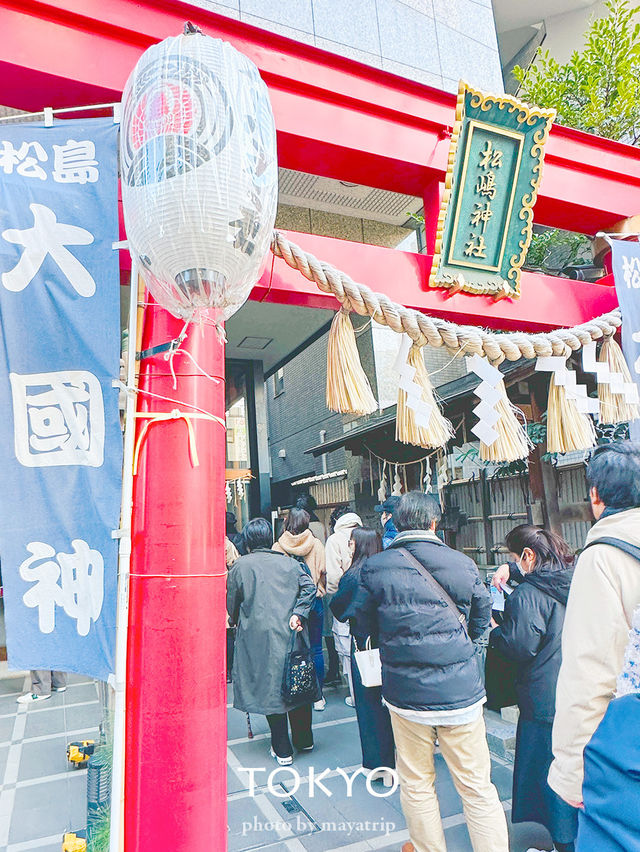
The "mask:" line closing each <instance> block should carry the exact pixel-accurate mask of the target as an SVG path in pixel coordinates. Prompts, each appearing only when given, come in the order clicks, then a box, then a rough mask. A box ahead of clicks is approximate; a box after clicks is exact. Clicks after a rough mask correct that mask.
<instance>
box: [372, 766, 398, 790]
mask: <svg viewBox="0 0 640 852" xmlns="http://www.w3.org/2000/svg"><path fill="white" fill-rule="evenodd" d="M369 780H370V781H382V783H383V785H384V786H385V787H393V782H394V775H393V772H391V771H390V770H389V769H377V770H372V771H371V772H369Z"/></svg>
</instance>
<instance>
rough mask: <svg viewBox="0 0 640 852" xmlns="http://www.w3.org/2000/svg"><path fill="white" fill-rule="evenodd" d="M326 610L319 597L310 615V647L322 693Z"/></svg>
mask: <svg viewBox="0 0 640 852" xmlns="http://www.w3.org/2000/svg"><path fill="white" fill-rule="evenodd" d="M323 620H324V610H323V606H322V598H320V597H317V598H316V600H315V603H314V605H313V606H312V607H311V612H310V613H309V645H310V646H311V653H312V654H313V665H314V666H315V669H316V675H317V677H318V683H319V685H320V692H322V686H323V684H324V656H323V654H322V623H323Z"/></svg>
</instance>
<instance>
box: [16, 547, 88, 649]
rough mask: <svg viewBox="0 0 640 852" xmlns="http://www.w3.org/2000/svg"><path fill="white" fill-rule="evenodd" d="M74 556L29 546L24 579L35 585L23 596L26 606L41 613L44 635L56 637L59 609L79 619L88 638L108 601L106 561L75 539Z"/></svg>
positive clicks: (22, 569)
mask: <svg viewBox="0 0 640 852" xmlns="http://www.w3.org/2000/svg"><path fill="white" fill-rule="evenodd" d="M71 547H72V548H73V552H72V553H56V551H55V548H53V547H51V545H50V544H46V543H45V542H43V541H32V542H30V543H29V544H28V545H27V550H28V551H29V553H30V554H31V556H29V557H28V558H27V559H25V560H24V562H23V563H22V564H21V565H20V568H19V569H18V570H19V574H20V577H21V578H22V579H23V580H24V581H25V582H26V583H33V585H32V586H31V588H30V589H28V590H27V591H26V592H25V593H24V595H23V596H22V600H23V601H24V604H25V605H26V606H28V607H30V608H36V607H37V609H38V627H39V628H40V632H41V633H53V631H54V629H55V626H56V606H59V607H62V609H64V611H65V613H66V614H67V615H68V616H69V618H73V619H75V622H76V629H77V631H78V635H79V636H86V635H87V634H88V632H89V628H90V627H91V622H92V621H94V622H95V621H97V620H98V618H99V617H100V613H101V612H102V603H103V600H104V560H103V558H102V554H101V553H99V551H97V550H93V549H91V548H90V547H89V545H88V544H87V542H86V541H83V540H82V539H74V540H73V541H72V542H71Z"/></svg>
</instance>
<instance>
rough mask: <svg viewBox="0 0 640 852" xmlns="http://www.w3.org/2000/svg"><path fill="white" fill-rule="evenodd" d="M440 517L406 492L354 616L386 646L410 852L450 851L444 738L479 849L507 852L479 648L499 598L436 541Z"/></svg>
mask: <svg viewBox="0 0 640 852" xmlns="http://www.w3.org/2000/svg"><path fill="white" fill-rule="evenodd" d="M440 517H441V510H440V505H439V503H438V502H437V500H435V498H434V497H432V496H431V495H428V494H422V493H421V492H419V491H412V492H410V493H408V494H403V495H402V497H401V498H400V500H399V503H398V506H397V508H396V509H395V511H394V513H393V518H394V521H395V525H396V527H397V528H398V531H399V532H398V535H397V536H396V538H395V539H394V540H393V541H392V542H391V544H390V545H389V547H388V548H387V550H385V551H383V552H382V553H378V554H376V555H375V556H372V557H370V558H369V559H367V561H366V562H365V564H364V565H363V567H362V570H361V574H360V578H361V584H360V585H361V587H360V590H359V591H358V593H357V597H356V603H355V617H356V619H357V620H358V624H359V626H358V630H359V631H360V632H364V633H366V634H368V635H370V636H371V639H372V642H377V644H378V647H379V648H380V659H381V662H382V696H383V698H384V701H385V704H386V705H387V707H388V709H389V712H390V718H391V725H392V728H393V736H394V740H395V744H396V768H397V772H398V776H399V779H400V801H401V804H402V810H403V812H404V815H405V818H406V820H407V827H408V829H409V835H410V837H411V841H410V842H409V843H408V844H405V846H404V847H403V850H406V852H413V850H415V852H446V848H447V847H446V843H445V838H444V830H443V828H442V820H441V818H440V809H439V806H438V798H437V795H436V791H435V765H434V750H435V741H436V738H437V739H438V741H439V745H440V750H441V752H442V755H443V757H444V759H445V761H446V763H447V765H448V767H449V770H450V772H451V775H452V778H453V783H454V784H455V787H456V789H457V791H458V793H459V795H460V797H461V798H462V803H463V808H464V812H465V816H466V820H467V827H468V829H469V835H470V837H471V843H472V845H473V848H474V849H477V850H491V852H507V850H508V848H509V837H508V833H507V823H506V819H505V815H504V811H503V809H502V806H501V804H500V798H499V796H498V792H497V790H496V788H495V787H494V786H493V784H492V783H491V757H490V755H489V747H488V744H487V737H486V730H485V725H484V718H483V715H482V705H483V704H484V702H485V691H484V687H483V685H482V680H481V677H480V669H479V666H478V661H477V658H476V656H477V648H476V646H475V645H474V642H473V640H474V639H477V638H479V637H480V636H481V635H482V634H483V633H484V632H485V630H486V629H487V628H488V626H489V620H490V617H491V597H490V595H489V592H488V591H487V589H486V588H485V587H484V585H483V583H482V581H481V579H480V576H479V574H478V569H477V567H476V565H475V564H474V562H473V561H472V560H471V559H469V557H467V556H464V555H463V554H462V553H458V552H457V551H455V550H452V549H451V548H449V547H447V546H446V545H445V544H444V543H443V542H442V541H441V540H440V539H439V538H438V536H437V535H436V533H435V528H436V524H437V522H438V521H439V520H440Z"/></svg>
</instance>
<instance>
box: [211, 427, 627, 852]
mask: <svg viewBox="0 0 640 852" xmlns="http://www.w3.org/2000/svg"><path fill="white" fill-rule="evenodd" d="M587 480H588V484H589V489H590V490H589V497H590V501H591V506H592V510H593V515H594V518H595V521H596V523H595V524H594V526H593V527H592V529H591V531H590V532H589V535H588V537H587V540H586V542H585V547H584V549H583V550H582V551H581V553H580V555H579V556H578V558H577V559H576V557H575V556H574V554H573V553H572V551H571V549H570V548H569V546H568V545H567V543H566V542H565V541H564V540H563V539H562V538H561V536H559V535H557V534H555V533H553V532H550V531H548V530H546V529H543V528H541V527H536V526H532V525H529V524H523V525H520V526H517V527H515V528H514V529H513V530H511V531H510V533H509V534H508V535H507V538H506V541H505V545H506V549H507V550H508V552H509V561H508V562H507V563H505V564H504V565H501V566H499V567H498V568H497V569H496V570H495V573H494V575H493V577H492V581H491V582H492V583H493V585H494V586H495V587H496V588H497V589H499V590H501V591H503V592H508V594H506V595H505V604H504V612H503V613H500V614H499V613H497V612H492V599H491V594H490V592H489V589H488V588H487V586H486V585H485V583H483V581H482V580H481V578H480V575H479V572H478V568H477V566H476V565H475V563H474V562H473V561H472V560H471V559H470V558H469V557H467V556H465V555H463V554H462V553H460V552H458V551H456V550H454V549H452V548H450V547H448V546H447V545H446V544H445V543H444V541H443V540H442V538H441V536H440V535H439V534H438V523H439V521H440V518H441V509H440V504H439V502H438V501H437V500H436V499H435V497H434V496H432V495H430V494H423V493H421V492H418V491H414V492H409V493H406V494H403V495H402V496H401V497H391V498H389V499H388V500H386V501H385V502H384V503H382V504H381V505H380V506H376V511H377V512H378V513H379V515H380V521H381V527H382V530H380V529H373V528H368V527H366V526H364V525H363V523H362V520H361V518H360V517H359V516H358V515H357V514H356V513H355V512H353V511H350V509H349V507H348V506H340V507H337V508H336V509H335V510H334V512H333V514H332V516H331V531H330V534H329V536H328V537H327V538H326V540H325V530H324V527H323V525H322V523H321V522H320V521H319V519H318V518H317V516H316V515H315V508H316V507H315V505H314V503H313V500H312V498H310V497H309V495H305V496H303V497H301V498H300V500H299V501H298V504H297V505H296V506H294V507H293V508H292V509H291V510H290V512H289V514H288V516H287V518H286V521H285V524H284V529H283V531H282V533H281V535H280V536H279V537H278V539H277V541H275V542H274V541H273V535H272V528H271V525H270V524H269V523H268V522H267V521H266V520H265V519H263V518H256V519H254V520H252V521H250V522H249V523H248V524H247V525H246V526H245V527H244V529H243V531H242V534H241V535H240V534H238V533H237V532H232V533H231V534H232V535H236V536H238V538H237V540H231V539H230V537H228V539H227V541H228V544H227V563H228V565H229V566H230V567H229V575H228V594H227V610H228V615H229V630H230V631H233V630H235V650H234V653H233V669H232V673H231V676H232V678H233V705H234V707H236V708H238V709H240V710H242V711H244V712H247V713H260V714H263V715H265V716H266V718H267V721H268V724H269V728H270V731H271V754H272V756H273V758H274V759H275V760H276V761H277V762H278V763H279V764H280V765H290V764H291V763H292V762H293V759H294V753H295V752H299V751H309V750H311V749H312V748H313V745H314V740H313V729H312V722H313V712H314V710H315V711H317V712H322V711H323V710H324V707H325V704H326V702H325V698H324V695H323V689H324V686H325V684H327V683H333V682H335V681H336V679H337V678H338V677H339V675H338V666H339V665H340V667H341V669H342V674H343V676H344V678H345V680H346V683H347V685H348V687H349V695H348V696H347V698H346V702H347V704H349V705H350V706H355V710H356V715H357V721H358V728H359V733H360V743H361V748H362V766H363V768H364V769H365V770H367V771H369V772H371V773H374V772H375V773H376V776H373V777H372V780H373V778H377V779H379V780H380V781H382V783H384V784H391V783H393V774H392V771H395V772H396V773H397V777H398V779H399V785H400V799H401V804H402V809H403V812H404V815H405V818H406V822H407V827H408V830H409V835H410V841H409V842H408V843H406V844H405V846H404V847H403V852H446V843H445V836H444V830H443V826H442V821H441V817H440V810H439V805H438V797H437V794H436V786H435V779H436V773H435V763H434V754H435V749H436V746H438V747H439V749H440V752H441V754H442V756H443V757H444V760H445V761H446V763H447V766H448V768H449V771H450V774H451V777H452V779H453V783H454V785H455V787H456V790H457V791H458V793H459V795H460V797H461V799H462V804H463V809H464V814H465V819H466V823H467V827H468V831H469V835H470V838H471V844H472V846H473V849H474V850H475V852H506V850H508V849H509V835H508V829H507V821H506V817H505V812H504V809H503V807H502V805H501V803H500V799H499V796H498V793H497V790H496V788H495V787H494V785H493V783H492V781H491V758H490V754H489V747H488V743H487V736H486V729H485V723H484V715H483V709H484V705H485V703H486V692H485V679H484V672H483V665H482V662H481V660H482V655H481V654H480V652H479V645H478V640H480V639H481V638H482V637H486V636H487V633H488V641H489V647H490V650H491V652H492V653H493V654H495V655H498V658H499V659H502V660H504V661H505V665H504V672H505V677H506V676H507V674H506V673H507V672H513V673H514V688H515V700H516V702H517V705H518V708H519V711H520V712H519V721H518V726H517V735H516V751H515V764H514V773H513V796H512V812H511V819H512V821H513V822H538V823H540V824H542V825H544V826H545V827H546V828H547V829H548V831H549V833H550V835H551V837H552V840H553V845H554V846H553V848H554V849H555V850H557V852H576V850H577V852H596V850H597V852H633V850H640V804H639V803H640V769H639V767H640V736H639V735H638V731H639V730H640V726H639V724H638V723H639V722H640V446H639V445H637V444H633V443H631V442H628V441H627V442H620V443H614V444H609V445H605V446H602V447H598V448H597V449H596V450H595V451H594V452H593V454H592V456H591V459H590V461H589V465H588V469H587ZM233 521H234V523H233V524H232V527H233V530H235V519H233ZM381 533H382V534H381ZM239 552H243V553H244V555H238V554H239ZM498 622H499V623H498ZM323 640H324V642H325V644H326V653H327V659H328V671H327V672H326V673H325V652H324V649H323ZM296 647H298V648H302V649H303V651H304V649H307V652H308V660H309V664H308V665H309V668H308V671H313V670H315V690H314V694H313V696H312V697H310V694H309V693H305V697H304V699H301V700H300V701H295V700H292V699H291V695H290V694H289V693H286V694H285V692H284V691H283V672H285V670H286V668H287V666H288V661H289V659H290V657H291V655H292V651H293V649H294V648H296ZM367 649H377V651H375V650H374V652H373V655H369V657H368V659H371V658H375V656H376V655H379V664H380V672H381V676H380V679H379V683H377V682H376V683H374V682H372V680H371V676H370V673H368V674H367V676H366V677H365V676H364V670H362V671H361V665H362V664H361V663H359V660H360V659H361V658H362V657H363V656H365V655H363V654H362V653H361V652H362V651H365V650H367ZM302 656H304V654H303V655H302ZM298 659H300V653H299V656H298ZM508 663H510V665H508ZM325 675H326V676H325ZM365 682H366V683H367V684H368V685H365ZM286 696H288V697H286ZM529 852H538V850H529Z"/></svg>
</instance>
